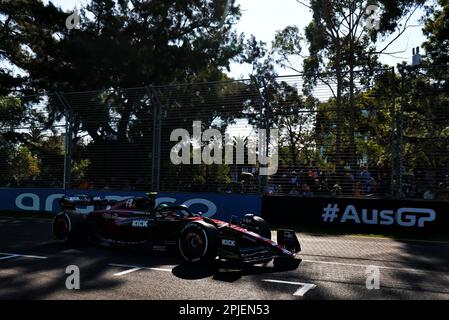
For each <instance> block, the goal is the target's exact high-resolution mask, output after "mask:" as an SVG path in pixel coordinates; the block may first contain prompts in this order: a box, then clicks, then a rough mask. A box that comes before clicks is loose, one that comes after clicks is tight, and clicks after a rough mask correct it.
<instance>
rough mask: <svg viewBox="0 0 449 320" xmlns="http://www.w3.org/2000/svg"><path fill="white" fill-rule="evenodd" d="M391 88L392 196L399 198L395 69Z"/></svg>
mask: <svg viewBox="0 0 449 320" xmlns="http://www.w3.org/2000/svg"><path fill="white" fill-rule="evenodd" d="M391 72H392V75H391V86H392V88H393V92H392V104H391V120H392V123H391V135H390V194H391V196H392V197H396V196H397V190H396V181H397V180H396V177H397V176H398V175H397V171H396V162H397V158H398V153H397V147H396V141H397V140H396V139H397V121H396V97H397V96H396V73H395V68H394V67H392V68H391Z"/></svg>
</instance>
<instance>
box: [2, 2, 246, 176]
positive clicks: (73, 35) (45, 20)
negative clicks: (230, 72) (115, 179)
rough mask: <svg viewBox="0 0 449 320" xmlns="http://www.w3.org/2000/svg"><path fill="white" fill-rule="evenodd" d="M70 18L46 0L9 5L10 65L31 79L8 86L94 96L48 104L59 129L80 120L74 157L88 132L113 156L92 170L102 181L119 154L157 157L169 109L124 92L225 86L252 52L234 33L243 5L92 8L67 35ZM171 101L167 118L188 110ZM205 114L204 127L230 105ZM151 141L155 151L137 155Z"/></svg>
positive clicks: (57, 98) (5, 34)
mask: <svg viewBox="0 0 449 320" xmlns="http://www.w3.org/2000/svg"><path fill="white" fill-rule="evenodd" d="M68 14H69V13H66V12H63V11H62V10H61V9H59V8H57V7H55V6H54V5H53V4H52V3H49V4H48V5H44V4H43V3H42V2H41V1H38V0H18V1H13V2H10V3H8V4H4V2H2V3H1V4H0V23H1V25H0V28H1V32H2V33H1V37H2V38H1V39H2V40H5V41H3V42H2V46H1V47H0V50H1V51H0V59H3V60H6V61H7V62H8V63H9V64H11V65H13V66H14V67H15V68H18V69H20V70H22V71H23V73H24V74H25V76H23V77H22V78H23V79H22V78H20V79H19V78H16V80H17V81H19V80H21V81H19V84H13V83H12V79H10V78H8V81H9V80H11V81H10V83H9V84H8V87H9V88H19V89H21V90H28V91H27V92H29V91H30V90H33V91H34V92H40V91H43V90H44V91H50V92H67V91H77V92H79V91H83V90H89V91H90V93H88V94H83V95H81V94H65V95H61V94H59V95H56V94H51V95H49V96H48V102H47V103H46V105H47V110H48V113H49V119H48V120H49V122H53V123H56V122H57V121H61V120H63V119H64V118H66V119H69V120H70V132H71V135H72V143H71V149H74V151H75V152H76V148H77V146H78V145H79V142H80V136H81V135H84V133H85V132H87V133H88V134H89V136H90V137H91V138H92V139H93V141H92V142H91V144H92V148H91V149H93V150H103V151H104V152H106V154H103V155H98V156H96V157H97V160H98V161H97V163H95V161H93V162H92V163H91V168H95V170H91V172H93V171H95V172H97V174H99V173H100V172H105V171H104V170H106V168H108V167H109V168H110V167H111V165H113V164H112V163H109V164H108V163H105V162H104V161H106V162H108V161H114V160H113V158H112V157H108V156H107V154H108V153H110V152H114V151H111V150H114V149H116V148H117V147H119V148H122V149H123V150H124V151H125V153H126V154H129V156H130V159H129V160H130V161H131V162H135V161H136V160H133V158H132V157H131V155H132V154H130V153H129V151H130V150H133V151H134V152H137V153H138V154H136V158H139V159H142V157H143V158H144V159H145V160H147V159H148V157H147V155H148V154H149V153H150V152H151V149H150V148H151V144H150V143H147V142H148V141H150V140H151V132H152V130H151V126H152V115H153V110H154V109H155V108H156V105H158V104H159V102H155V100H154V95H157V92H156V93H155V92H149V90H147V89H146V88H142V89H140V90H124V89H123V88H129V87H146V86H151V85H159V84H169V83H194V82H203V81H217V80H224V79H226V77H225V75H224V73H223V70H224V69H226V68H229V63H230V62H231V61H232V60H235V59H237V58H238V57H239V55H241V54H242V52H243V49H244V42H243V35H238V34H237V33H236V32H235V31H233V30H232V27H233V25H234V24H235V22H236V21H237V20H238V19H239V17H240V12H239V7H238V6H236V5H235V3H234V1H228V0H181V1H173V0H172V1H166V0H157V1H145V0H140V1H130V0H120V1H113V0H91V1H89V3H88V4H87V6H86V7H85V8H84V9H83V10H81V25H80V27H81V28H80V29H79V30H78V29H72V30H68V29H67V28H66V26H65V20H66V18H67V16H68ZM91 16H93V17H94V19H91V18H90V17H91ZM5 77H6V76H5ZM5 79H6V78H5ZM0 80H1V79H0ZM5 81H6V80H5ZM92 89H99V90H98V91H95V92H92V91H91V90H92ZM178 93H180V92H179V91H175V92H172V93H170V94H171V95H173V94H178ZM182 94H185V95H184V97H183V98H185V100H184V101H188V99H190V98H194V100H192V101H196V102H198V100H202V101H203V102H204V101H206V100H207V101H213V100H214V99H215V98H216V97H217V95H215V96H214V94H218V93H217V92H215V93H214V92H203V94H204V96H203V97H198V96H196V92H194V91H192V92H188V93H187V92H185V93H182ZM177 98H178V99H177V101H178V102H179V101H180V97H179V96H178V97H177ZM170 100H171V97H170V95H169V96H167V97H163V99H162V101H160V102H162V103H164V104H165V105H164V107H166V110H165V112H167V113H170V112H179V110H177V109H176V108H173V106H172V105H170V104H168V103H166V102H167V101H170ZM171 101H173V100H171ZM189 105H190V104H189V103H183V106H182V107H183V108H185V109H184V110H186V109H187V108H188V107H189ZM196 106H197V110H198V112H197V115H198V116H199V117H198V118H197V120H202V121H204V123H211V122H212V121H213V119H215V118H217V117H218V116H219V115H218V114H219V112H220V111H223V112H226V108H224V107H223V108H221V110H215V111H213V110H212V109H211V108H210V105H208V104H207V103H202V104H197V105H196ZM200 107H201V108H200ZM222 116H223V115H222ZM223 118H225V116H223ZM164 129H167V130H169V129H170V128H169V127H168V126H165V127H164ZM142 141H144V142H145V143H144V144H143V145H144V146H145V147H144V148H135V146H136V145H138V144H139V143H141V142H142ZM95 145H96V146H95ZM115 152H117V151H115ZM79 160H80V159H79ZM129 168H130V170H132V168H133V166H130V167H129ZM147 168H148V166H147V167H146V168H145V170H146V171H147V172H151V171H150V170H148V169H147ZM97 169H98V170H99V171H98V170H97ZM122 174H126V172H122Z"/></svg>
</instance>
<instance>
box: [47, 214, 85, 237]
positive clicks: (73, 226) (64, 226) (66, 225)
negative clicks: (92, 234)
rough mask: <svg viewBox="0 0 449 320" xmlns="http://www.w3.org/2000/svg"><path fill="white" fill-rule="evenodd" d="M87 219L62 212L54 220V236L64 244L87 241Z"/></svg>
mask: <svg viewBox="0 0 449 320" xmlns="http://www.w3.org/2000/svg"><path fill="white" fill-rule="evenodd" d="M86 231H87V230H86V218H85V216H83V215H79V214H73V213H70V212H61V213H59V214H58V215H57V216H56V217H55V219H54V220H53V235H54V237H55V238H56V240H58V241H60V242H63V243H70V244H73V243H77V242H81V241H83V240H85V239H86Z"/></svg>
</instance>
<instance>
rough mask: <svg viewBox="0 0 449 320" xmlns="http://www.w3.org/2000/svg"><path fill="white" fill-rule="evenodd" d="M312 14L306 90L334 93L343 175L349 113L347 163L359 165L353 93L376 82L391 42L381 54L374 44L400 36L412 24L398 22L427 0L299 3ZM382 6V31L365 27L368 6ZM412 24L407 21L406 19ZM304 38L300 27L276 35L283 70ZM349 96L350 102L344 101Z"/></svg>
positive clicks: (339, 165)
mask: <svg viewBox="0 0 449 320" xmlns="http://www.w3.org/2000/svg"><path fill="white" fill-rule="evenodd" d="M298 2H299V3H301V4H302V5H304V6H306V7H308V8H309V9H311V10H312V11H313V20H312V22H311V23H310V24H309V25H308V26H307V27H306V29H305V39H306V41H307V43H308V49H309V55H308V56H307V57H305V59H304V63H303V67H304V68H303V69H304V70H303V74H304V79H305V82H306V85H307V86H306V89H308V91H309V92H311V90H312V89H313V88H314V87H315V86H317V85H318V84H321V85H323V84H324V85H326V86H328V87H329V89H330V90H331V92H332V95H333V98H334V99H335V108H336V119H335V121H336V122H335V124H336V135H335V161H336V165H337V171H338V172H341V168H342V164H343V163H342V158H341V154H342V152H343V146H342V124H343V123H344V117H345V113H346V112H347V113H349V119H350V120H349V131H348V132H347V133H346V134H348V135H349V141H348V145H349V150H348V153H349V164H350V166H351V168H353V169H354V168H355V166H356V163H357V161H356V157H357V156H356V153H357V152H356V149H355V148H356V143H355V121H356V117H357V115H356V108H355V95H356V94H357V91H358V90H357V85H356V82H358V81H359V82H360V83H361V84H362V85H365V86H367V85H369V84H370V83H372V81H371V80H370V79H372V77H373V75H374V72H375V70H376V69H378V68H380V67H381V65H380V64H379V62H378V56H379V55H380V54H390V53H389V52H387V49H388V47H389V46H390V45H391V43H392V42H390V43H388V44H387V45H386V46H385V47H384V48H383V49H381V50H380V51H378V50H377V49H376V48H375V46H374V44H375V42H376V40H377V39H378V37H380V36H385V35H389V34H391V33H393V32H394V31H397V33H398V35H397V36H396V37H395V39H397V37H399V36H400V35H401V34H402V33H403V32H404V31H405V30H406V29H407V28H408V27H409V26H408V25H407V22H406V23H405V25H404V26H399V23H398V21H397V20H398V18H401V17H403V16H405V15H407V14H412V13H413V12H414V11H415V10H416V8H417V6H419V5H421V4H422V3H423V1H409V0H406V1H396V2H391V1H354V0H351V1H333V0H311V1H309V2H308V4H306V3H304V2H302V1H298ZM378 4H380V6H381V7H382V9H383V10H384V13H383V14H382V16H381V17H380V23H379V29H378V30H376V28H372V29H369V28H366V9H367V8H368V6H369V5H378ZM407 21H408V20H407ZM300 40H301V36H300V35H299V31H298V29H297V28H296V29H295V28H294V27H288V28H287V29H285V30H283V31H281V32H280V33H278V34H277V35H276V38H275V41H274V46H275V49H276V50H277V51H278V52H280V53H281V54H282V56H283V57H284V59H283V60H284V61H286V63H284V66H286V67H288V68H290V69H292V70H297V71H299V68H295V67H294V66H292V64H291V62H290V60H289V57H290V56H292V55H298V54H300V52H301V47H300ZM345 98H347V102H346V101H345Z"/></svg>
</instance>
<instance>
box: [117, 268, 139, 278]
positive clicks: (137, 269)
mask: <svg viewBox="0 0 449 320" xmlns="http://www.w3.org/2000/svg"><path fill="white" fill-rule="evenodd" d="M139 270H142V268H132V269H128V270H125V271H122V272H118V273H114V276H122V275H124V274H128V273H131V272H134V271H139Z"/></svg>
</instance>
